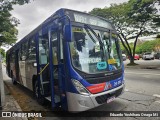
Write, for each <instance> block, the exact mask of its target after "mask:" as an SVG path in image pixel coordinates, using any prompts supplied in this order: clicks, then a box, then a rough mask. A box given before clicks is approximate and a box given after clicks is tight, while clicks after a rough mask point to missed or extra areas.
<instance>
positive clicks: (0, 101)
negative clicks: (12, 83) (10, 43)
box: [0, 53, 4, 110]
mask: <svg viewBox="0 0 160 120" xmlns="http://www.w3.org/2000/svg"><path fill="white" fill-rule="evenodd" d="M2 75H3V74H2V59H1V53H0V110H2V106H3V104H4V84H3V76H2Z"/></svg>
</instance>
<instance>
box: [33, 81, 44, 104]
mask: <svg viewBox="0 0 160 120" xmlns="http://www.w3.org/2000/svg"><path fill="white" fill-rule="evenodd" d="M41 91H42V88H41V87H40V92H38V81H37V80H36V81H35V82H34V88H33V92H34V96H35V98H36V100H37V101H38V103H39V104H41V105H44V104H45V98H44V96H43V95H42V94H41Z"/></svg>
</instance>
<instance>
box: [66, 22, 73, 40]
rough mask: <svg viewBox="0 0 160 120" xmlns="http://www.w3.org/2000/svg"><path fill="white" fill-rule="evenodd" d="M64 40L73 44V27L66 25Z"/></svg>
mask: <svg viewBox="0 0 160 120" xmlns="http://www.w3.org/2000/svg"><path fill="white" fill-rule="evenodd" d="M64 38H65V40H66V41H67V42H71V39H72V27H71V25H70V24H69V25H65V27H64Z"/></svg>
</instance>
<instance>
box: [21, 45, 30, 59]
mask: <svg viewBox="0 0 160 120" xmlns="http://www.w3.org/2000/svg"><path fill="white" fill-rule="evenodd" d="M21 52H22V54H21V58H20V59H21V60H22V61H25V60H26V59H27V57H28V42H25V43H24V44H22V51H21Z"/></svg>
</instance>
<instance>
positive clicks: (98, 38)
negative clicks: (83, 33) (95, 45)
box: [84, 24, 104, 48]
mask: <svg viewBox="0 0 160 120" xmlns="http://www.w3.org/2000/svg"><path fill="white" fill-rule="evenodd" d="M84 27H85V28H88V29H89V30H90V31H91V32H92V33H93V35H94V36H95V37H96V38H97V40H98V42H99V44H100V46H101V47H102V48H103V46H104V45H103V43H102V41H101V38H100V37H99V36H98V35H97V34H96V33H95V32H94V30H93V29H92V28H91V27H90V26H89V25H87V24H84ZM88 29H86V30H87V32H89V31H88ZM89 34H90V33H89ZM92 38H93V37H92ZM94 41H95V40H94Z"/></svg>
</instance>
